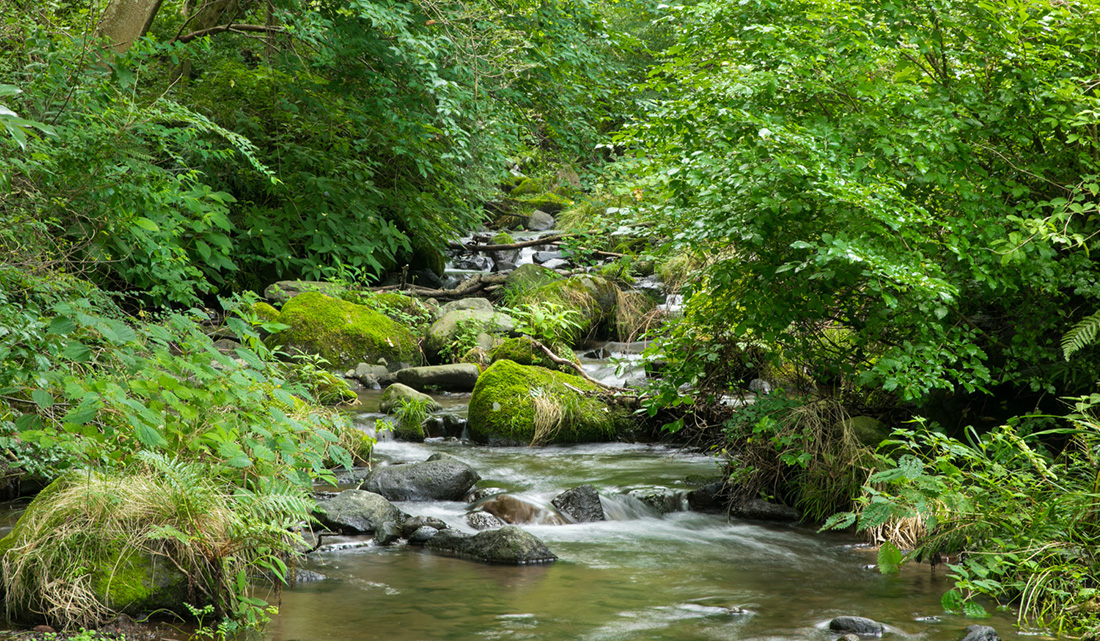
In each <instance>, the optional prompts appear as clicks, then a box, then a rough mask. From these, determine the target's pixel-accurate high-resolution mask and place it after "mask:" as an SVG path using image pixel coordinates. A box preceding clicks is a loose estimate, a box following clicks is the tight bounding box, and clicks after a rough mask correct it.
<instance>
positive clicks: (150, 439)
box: [131, 422, 168, 447]
mask: <svg viewBox="0 0 1100 641" xmlns="http://www.w3.org/2000/svg"><path fill="white" fill-rule="evenodd" d="M131 424H132V425H133V427H134V436H135V437H137V440H138V441H140V442H141V443H142V444H143V445H146V446H148V447H167V446H168V441H167V440H166V439H165V438H164V434H161V432H160V430H158V429H157V428H155V427H153V426H152V425H149V424H146V423H141V422H137V423H131Z"/></svg>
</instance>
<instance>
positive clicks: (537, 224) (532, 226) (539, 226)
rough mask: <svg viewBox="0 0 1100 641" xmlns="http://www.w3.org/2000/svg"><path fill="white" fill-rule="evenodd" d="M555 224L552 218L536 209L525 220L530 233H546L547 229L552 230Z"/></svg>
mask: <svg viewBox="0 0 1100 641" xmlns="http://www.w3.org/2000/svg"><path fill="white" fill-rule="evenodd" d="M555 222H556V221H555V220H554V217H553V216H551V215H550V214H548V213H546V212H544V211H540V210H537V209H536V210H535V211H534V212H532V213H531V215H530V216H529V217H528V218H527V225H526V226H527V229H529V230H531V231H546V230H548V229H553V228H554V224H555Z"/></svg>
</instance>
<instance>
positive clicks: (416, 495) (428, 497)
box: [359, 460, 481, 501]
mask: <svg viewBox="0 0 1100 641" xmlns="http://www.w3.org/2000/svg"><path fill="white" fill-rule="evenodd" d="M480 480H481V477H480V476H479V475H478V473H477V472H475V471H474V469H473V468H472V467H470V466H469V465H466V464H465V463H462V462H461V461H444V460H437V461H423V462H420V463H404V464H402V465H390V466H387V467H379V468H375V469H374V470H372V471H371V473H370V475H369V476H367V479H366V480H365V481H363V484H362V485H360V486H359V487H360V488H361V489H364V490H367V491H369V492H375V493H377V494H379V495H381V496H383V497H385V498H387V499H389V500H391V501H460V500H462V497H464V496H466V493H467V492H469V491H470V488H472V487H473V486H474V484H475V483H477V482H478V481H480Z"/></svg>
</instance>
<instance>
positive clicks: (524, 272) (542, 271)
mask: <svg viewBox="0 0 1100 641" xmlns="http://www.w3.org/2000/svg"><path fill="white" fill-rule="evenodd" d="M560 279H561V275H559V274H558V273H557V272H556V271H554V270H552V269H549V268H547V267H543V266H542V265H536V264H534V263H525V264H523V265H520V266H519V267H517V268H515V269H514V270H512V273H510V274H508V278H507V279H506V280H505V281H504V292H505V293H504V297H505V299H506V300H507V301H508V302H509V304H511V303H514V302H515V299H516V297H517V296H520V295H522V294H523V293H525V292H528V291H530V290H532V289H537V288H539V287H542V286H543V285H547V284H549V283H552V282H554V281H556V280H560Z"/></svg>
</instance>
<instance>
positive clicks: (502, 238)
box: [489, 231, 516, 245]
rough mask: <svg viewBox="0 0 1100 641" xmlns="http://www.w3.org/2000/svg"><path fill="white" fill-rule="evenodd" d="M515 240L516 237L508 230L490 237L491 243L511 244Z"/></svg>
mask: <svg viewBox="0 0 1100 641" xmlns="http://www.w3.org/2000/svg"><path fill="white" fill-rule="evenodd" d="M515 242H516V239H514V238H512V235H511V234H509V233H508V232H506V231H502V232H500V233H498V234H497V235H495V236H493V237H492V238H490V239H489V244H490V245H511V244H513V243H515Z"/></svg>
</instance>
